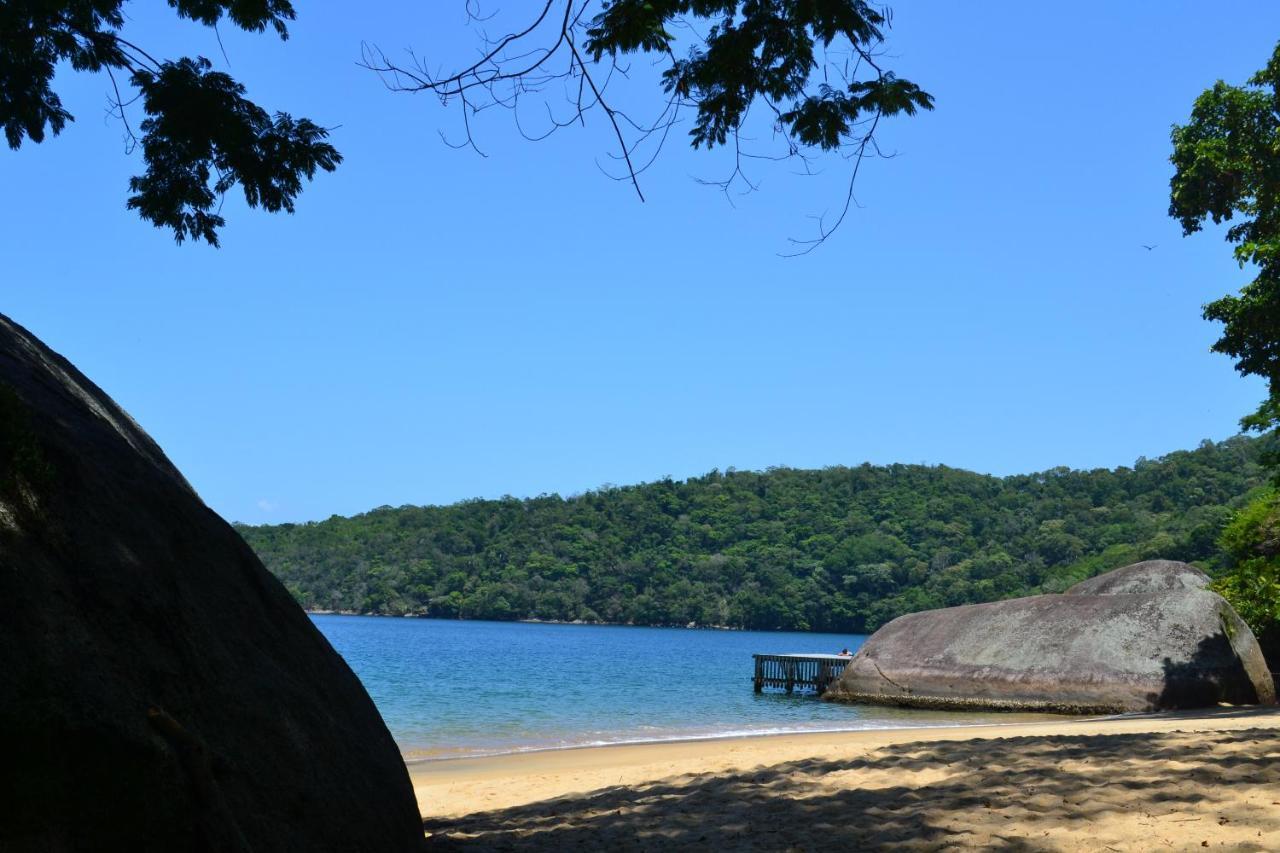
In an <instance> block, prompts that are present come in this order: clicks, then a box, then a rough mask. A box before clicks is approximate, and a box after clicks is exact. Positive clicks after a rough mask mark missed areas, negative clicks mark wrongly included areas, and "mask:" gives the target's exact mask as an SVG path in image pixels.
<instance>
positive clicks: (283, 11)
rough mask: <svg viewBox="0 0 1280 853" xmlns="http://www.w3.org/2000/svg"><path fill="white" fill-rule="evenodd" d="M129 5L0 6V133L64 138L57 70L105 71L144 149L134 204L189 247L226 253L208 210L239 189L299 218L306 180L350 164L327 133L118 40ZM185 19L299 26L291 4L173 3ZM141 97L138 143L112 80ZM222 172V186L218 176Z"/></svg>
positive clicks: (67, 1) (193, 67) (15, 143)
mask: <svg viewBox="0 0 1280 853" xmlns="http://www.w3.org/2000/svg"><path fill="white" fill-rule="evenodd" d="M124 4H125V0H7V1H6V2H3V3H0V124H2V125H3V126H4V133H5V138H6V140H7V141H8V143H9V147H10V148H14V149H16V148H18V147H19V146H21V145H22V142H23V140H24V139H30V140H31V141H32V142H35V143H40V142H43V141H44V138H45V133H46V131H48V132H49V133H52V134H53V135H55V136H56V135H58V134H59V133H61V132H62V131H63V129H65V127H66V125H67V123H68V122H69V121H72V120H73V116H72V115H71V113H70V112H68V111H67V110H66V109H65V108H64V107H63V105H62V100H61V99H60V98H59V97H58V94H57V93H56V92H55V91H54V90H53V86H52V84H53V77H54V73H55V70H56V68H57V66H58V64H59V63H61V62H66V63H68V64H69V65H70V66H71V67H72V68H73V69H75V70H77V71H105V72H107V74H108V75H110V79H111V83H112V86H113V88H114V89H115V92H116V99H115V101H113V103H112V108H113V110H115V111H116V113H117V115H118V116H119V118H120V119H121V121H123V122H124V124H125V128H126V130H127V131H128V133H129V135H130V138H131V139H133V141H134V142H135V143H136V144H140V145H141V147H142V150H143V157H144V159H145V161H146V164H147V171H146V174H145V175H142V176H140V177H135V178H133V179H132V180H131V181H130V189H131V190H132V191H133V193H134V194H133V195H132V196H131V197H130V198H129V201H128V206H129V207H130V208H132V209H135V210H137V211H138V212H139V214H140V215H141V216H142V217H143V218H144V219H146V220H148V221H150V222H152V223H153V224H154V225H156V226H157V227H162V228H169V229H171V230H172V231H173V234H174V237H175V239H177V241H178V242H182V241H183V240H184V239H185V238H187V237H191V238H192V239H195V240H201V239H203V240H206V241H208V242H209V243H211V244H213V245H215V246H216V245H217V244H218V239H217V229H218V228H220V227H222V226H223V225H224V224H225V222H224V220H223V218H222V216H220V215H218V214H216V213H211V212H210V211H211V210H212V209H213V208H214V205H215V204H216V203H217V201H218V197H220V196H222V195H223V194H225V193H226V192H227V191H228V190H230V189H232V188H234V187H235V186H237V185H239V186H240V187H241V189H242V190H243V192H244V196H245V201H246V202H247V203H248V204H249V206H250V207H258V206H262V207H264V208H266V209H267V210H268V211H271V212H276V211H280V210H286V211H289V212H292V211H293V208H294V199H295V198H296V196H297V194H298V193H299V192H300V191H301V188H302V180H303V178H306V179H308V180H309V179H311V178H312V177H314V175H315V172H316V170H317V169H323V170H324V171H333V169H334V168H336V167H337V164H338V163H339V162H341V160H342V157H341V155H339V154H338V152H337V151H336V150H335V149H334V148H333V146H332V145H329V144H328V143H327V142H325V141H324V140H325V138H326V137H327V136H328V131H327V130H325V129H324V128H322V127H320V126H318V125H316V124H314V123H312V122H311V121H309V120H307V119H293V118H292V117H291V116H289V115H288V114H286V113H276V114H275V115H274V117H272V116H269V115H268V113H267V112H266V111H265V110H263V109H262V108H261V107H259V106H258V105H257V104H255V103H253V102H252V101H249V100H248V99H246V98H245V97H244V92H245V90H244V87H243V86H241V85H240V84H238V83H236V82H235V81H234V80H232V79H231V78H230V77H229V76H227V75H226V74H222V73H217V72H213V71H211V70H210V69H211V64H210V63H209V61H208V60H206V59H204V58H203V57H198V58H195V59H191V58H182V59H179V60H176V61H167V60H158V59H156V58H154V57H153V56H152V55H151V54H149V53H148V52H146V51H145V50H143V49H142V48H140V47H138V46H137V45H135V44H133V43H132V42H129V41H127V40H126V39H125V38H123V36H122V35H121V32H120V31H121V30H122V29H123V27H124V25H125V19H126V16H125V14H124V11H123V10H124ZM169 5H170V6H171V7H172V8H173V9H174V10H175V11H176V12H177V14H178V15H179V16H180V17H182V18H187V19H189V20H192V21H196V22H198V23H200V24H203V25H206V26H210V27H213V26H216V25H217V24H218V23H219V21H221V20H222V19H223V17H224V16H225V17H227V18H229V19H230V20H231V22H232V23H234V24H235V25H236V26H238V27H240V28H241V29H245V30H249V31H254V32H261V31H263V30H265V29H267V28H268V27H270V28H272V29H273V30H275V32H276V33H277V34H279V36H280V37H281V38H286V37H287V36H288V29H287V26H286V23H287V22H288V21H291V20H293V17H294V12H293V6H292V5H291V4H290V3H289V2H288V0H251V2H245V0H169ZM116 71H121V72H124V74H125V76H126V79H127V80H128V82H130V83H132V84H133V86H134V87H136V88H137V89H138V90H139V95H140V97H141V98H142V101H143V109H144V110H145V112H146V114H147V119H146V120H145V121H143V122H142V124H141V126H140V128H139V130H140V131H141V133H142V136H141V138H136V137H134V136H133V132H132V130H131V129H130V126H129V122H128V119H127V115H126V109H127V104H126V103H125V102H124V101H122V100H121V97H122V96H121V94H120V91H119V88H118V85H117V80H116V77H115V72H116ZM215 175H216V179H215V177H214V176H215Z"/></svg>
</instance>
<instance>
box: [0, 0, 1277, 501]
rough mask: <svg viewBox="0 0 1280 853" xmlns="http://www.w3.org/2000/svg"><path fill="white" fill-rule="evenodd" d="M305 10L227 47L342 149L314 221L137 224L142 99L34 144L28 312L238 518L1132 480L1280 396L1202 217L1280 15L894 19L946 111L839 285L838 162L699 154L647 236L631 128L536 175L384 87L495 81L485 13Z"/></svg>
mask: <svg viewBox="0 0 1280 853" xmlns="http://www.w3.org/2000/svg"><path fill="white" fill-rule="evenodd" d="M519 5H521V4H519V3H513V4H511V5H510V7H509V8H511V9H515V8H518V6H519ZM298 6H299V10H300V19H299V21H298V22H297V24H296V26H294V28H293V38H292V39H291V40H290V41H288V42H287V43H284V44H281V43H280V42H278V41H277V40H275V39H273V38H270V37H266V36H247V35H243V34H239V33H235V32H232V31H229V30H226V29H224V31H223V41H224V42H225V45H226V51H227V55H228V57H229V59H230V70H231V71H232V73H234V74H236V75H237V76H238V77H239V78H240V79H241V80H242V81H243V82H245V83H246V84H247V85H248V87H249V92H250V96H251V97H254V98H256V99H258V100H259V101H260V102H262V103H264V104H266V105H268V106H270V107H273V108H282V109H288V110H290V111H293V112H294V113H295V114H300V115H306V116H309V117H312V118H314V119H316V120H318V121H320V122H322V123H325V124H329V125H341V127H340V128H339V129H338V130H337V131H336V132H335V135H334V139H335V142H336V144H337V145H338V147H339V148H340V149H341V150H342V152H343V153H344V154H345V155H346V158H347V161H346V163H345V164H344V165H343V166H342V167H341V168H340V169H339V171H338V172H337V173H335V174H333V175H324V176H321V177H320V178H319V179H317V181H316V182H315V183H314V184H312V185H311V186H310V187H309V188H308V189H307V190H306V191H305V192H304V194H303V196H302V197H301V199H300V205H299V210H298V213H297V214H296V215H294V216H292V217H289V216H271V215H268V214H265V213H261V212H246V211H243V210H241V205H240V204H239V203H236V202H231V203H229V204H228V206H227V212H228V218H229V220H230V225H229V227H228V228H227V230H226V231H225V233H224V238H223V244H224V245H223V248H222V249H221V250H212V249H209V248H208V247H206V246H204V245H187V246H183V247H177V246H175V245H174V243H173V241H172V239H171V238H170V237H169V236H168V235H167V234H166V233H164V232H161V231H158V230H154V229H153V228H151V227H150V226H149V225H146V224H143V223H142V222H141V221H139V220H138V219H136V218H135V217H134V216H133V215H132V214H131V213H129V212H127V211H126V210H125V209H124V198H125V195H126V181H127V179H128V176H129V175H130V174H133V173H134V172H135V171H139V170H140V169H141V166H140V165H139V162H138V158H137V157H136V156H135V157H132V158H131V157H127V156H125V154H124V153H123V151H122V144H121V131H120V128H119V126H118V125H116V124H114V123H112V122H111V121H109V120H106V119H105V118H104V115H103V113H104V97H105V92H106V89H107V82H106V80H105V79H103V78H95V77H89V76H85V75H73V74H70V73H68V74H65V75H64V76H63V77H61V78H60V80H59V87H60V90H61V91H62V92H63V94H64V98H65V100H66V102H67V104H68V106H69V107H70V108H71V110H72V111H73V112H74V113H75V114H76V115H77V116H78V119H79V120H78V121H77V122H76V123H75V124H74V125H72V126H71V127H70V128H69V129H68V130H67V132H66V133H64V134H63V136H62V137H60V138H58V139H54V140H52V141H48V142H46V143H45V144H44V145H41V146H34V145H28V146H26V147H24V148H23V149H22V150H21V151H20V152H18V153H16V154H15V153H11V152H8V151H0V191H2V192H3V196H2V197H3V204H0V251H2V252H3V255H4V263H3V267H2V269H3V279H2V280H0V311H3V312H4V313H7V314H9V315H10V316H12V317H13V318H14V319H15V320H17V321H18V322H20V323H22V324H24V325H26V326H27V327H29V328H30V329H32V330H33V331H34V332H36V333H37V334H38V335H40V336H41V337H42V338H44V340H45V341H47V342H48V343H49V344H50V345H52V346H53V347H54V348H55V349H57V350H59V351H61V352H62V353H63V354H64V355H66V356H68V357H69V358H70V359H71V360H72V361H74V362H75V363H76V364H77V365H78V366H79V367H80V368H81V369H82V370H83V371H84V372H85V373H86V374H88V375H89V376H90V377H91V378H93V379H94V380H95V381H96V382H98V383H99V384H100V385H101V386H103V387H104V388H105V389H106V390H107V391H108V392H109V393H110V394H112V395H113V396H114V397H115V398H116V399H117V400H118V401H119V402H120V403H121V404H122V405H123V406H124V407H125V408H126V409H128V410H129V411H130V412H131V413H132V414H133V415H134V416H135V417H136V418H137V419H138V420H139V421H140V422H141V423H142V424H143V426H144V427H145V428H146V429H147V430H149V431H150V432H151V434H152V435H153V436H155V438H156V439H157V440H158V441H159V442H160V444H161V445H162V446H163V447H164V448H165V449H166V451H168V453H169V455H170V456H171V457H172V458H173V460H174V461H175V462H176V463H177V464H178V466H179V467H181V468H182V469H183V470H184V471H185V472H186V474H187V475H188V477H189V478H190V480H191V482H192V483H193V485H195V487H196V488H197V489H198V490H199V491H200V493H201V494H202V496H203V497H204V498H205V500H206V501H207V502H208V503H209V504H210V505H211V506H212V507H213V508H214V509H216V510H217V511H218V512H220V513H222V514H223V515H225V516H227V517H228V518H231V519H235V520H243V521H250V522H264V521H298V520H305V519H316V518H324V517H327V516H328V515H330V514H333V513H340V514H350V513H355V512H360V511H363V510H366V509H369V508H372V507H374V506H378V505H382V504H391V505H399V504H406V503H413V504H422V503H443V502H451V501H455V500H459V499H462V498H467V497H475V496H498V495H502V494H506V493H509V494H514V495H531V494H537V493H540V492H560V493H573V492H578V491H582V490H586V489H589V488H592V487H595V486H599V485H601V484H604V483H619V484H622V483H632V482H637V481H641V480H649V479H653V478H656V477H660V476H662V475H666V474H670V475H672V476H675V477H684V476H689V475H693V474H698V473H702V472H705V471H707V470H709V469H711V468H715V467H720V468H725V467H729V466H734V467H738V468H761V467H765V466H769V465H792V466H801V467H817V466H824V465H834V464H858V463H861V462H863V461H871V462H875V463H887V462H894V461H901V462H930V463H938V462H941V463H946V464H949V465H953V466H959V467H964V468H970V469H975V470H979V471H988V472H993V473H998V474H1005V473H1014V472H1025V471H1031V470H1038V469H1043V468H1047V467H1052V466H1055V465H1070V466H1073V467H1098V466H1107V467H1111V466H1116V465H1124V464H1132V462H1133V461H1134V460H1135V458H1137V457H1138V456H1140V455H1146V456H1157V455H1160V454H1163V453H1166V452H1169V451H1171V450H1176V449H1181V448H1188V447H1193V446H1194V445H1195V444H1196V443H1197V442H1199V441H1200V440H1201V439H1204V438H1211V439H1222V438H1226V437H1227V436H1230V435H1233V434H1234V433H1235V432H1236V424H1237V420H1238V419H1239V417H1240V416H1241V415H1242V414H1244V413H1245V412H1246V411H1248V410H1250V409H1251V408H1252V407H1254V406H1255V405H1256V403H1257V401H1258V400H1259V399H1260V398H1261V396H1262V394H1263V389H1262V387H1261V385H1260V384H1259V383H1256V382H1250V381H1246V380H1243V379H1241V378H1239V377H1238V376H1237V375H1236V374H1235V373H1234V371H1233V369H1232V366H1231V363H1230V361H1229V360H1228V359H1226V358H1225V357H1222V356H1215V355H1211V354H1210V353H1209V352H1208V347H1209V345H1210V344H1211V343H1212V341H1213V340H1214V339H1215V337H1216V329H1215V327H1214V326H1213V325H1211V324H1209V323H1207V322H1205V321H1203V320H1201V319H1200V306H1201V305H1202V304H1203V303H1204V302H1206V301H1208V300H1210V299H1213V298H1216V297H1217V296H1219V295H1221V294H1223V293H1226V292H1228V291H1232V290H1235V289H1237V288H1238V287H1239V286H1240V285H1241V284H1242V283H1243V282H1244V281H1245V280H1246V279H1247V274H1246V273H1244V272H1242V271H1240V270H1239V269H1238V268H1237V267H1236V266H1235V264H1234V262H1233V261H1232V260H1231V258H1230V251H1229V247H1228V246H1227V245H1226V244H1225V243H1224V242H1222V240H1221V239H1220V235H1218V234H1205V235H1200V236H1197V237H1193V238H1188V239H1183V238H1182V237H1181V236H1180V234H1179V231H1178V228H1177V227H1176V225H1175V224H1174V223H1173V222H1172V221H1171V220H1169V219H1168V217H1167V215H1166V209H1167V206H1168V198H1167V187H1168V179H1169V175H1170V166H1169V164H1168V161H1167V157H1168V151H1169V142H1168V134H1169V128H1170V125H1171V124H1173V123H1174V122H1177V121H1182V120H1184V119H1185V118H1186V116H1187V114H1188V111H1189V109H1190V105H1191V102H1192V100H1193V98H1194V97H1195V96H1196V95H1197V94H1198V93H1199V92H1200V91H1201V90H1202V89H1203V88H1205V87H1206V86H1207V85H1209V84H1211V83H1212V82H1213V81H1214V80H1215V79H1218V78H1224V79H1227V80H1230V81H1240V80H1243V79H1244V78H1245V77H1246V76H1247V75H1248V74H1249V73H1250V72H1252V71H1253V70H1254V69H1256V68H1258V67H1261V66H1262V65H1263V64H1264V63H1265V61H1266V59H1267V57H1268V56H1269V54H1270V52H1271V50H1272V48H1273V46H1274V43H1275V40H1276V39H1277V38H1278V37H1280V5H1276V4H1270V3H1262V2H1255V3H1237V2H1223V3H1215V4H1213V6H1212V8H1210V7H1209V6H1206V5H1205V4H1204V3H1203V2H1145V3H1137V2H1134V3H1116V4H1095V5H1094V6H1079V5H1075V6H1071V5H1063V4H1029V3H1024V2H1011V1H1010V2H998V3H997V2H992V3H984V4H981V9H978V7H975V6H974V5H973V4H961V3H910V2H901V3H897V4H895V11H896V17H895V29H894V31H893V36H892V42H891V49H892V52H893V54H894V55H895V58H894V59H893V60H892V64H893V66H894V67H895V68H896V69H897V70H898V71H899V72H900V73H901V74H903V75H904V76H908V77H911V78H912V79H915V80H917V81H918V82H920V83H921V84H922V85H923V86H924V87H925V88H926V89H928V90H929V91H931V92H932V93H933V94H934V95H935V96H936V98H937V110H936V112H934V113H932V114H928V115H925V116H923V117H919V118H915V119H908V120H895V121H893V122H891V123H890V124H888V125H887V126H886V127H885V128H884V131H883V134H882V137H883V139H884V141H885V144H886V145H887V146H889V147H890V148H892V149H895V150H897V151H898V152H899V153H900V156H899V157H898V158H897V159H895V160H892V161H883V162H876V163H872V164H870V166H869V168H868V169H867V170H866V171H865V174H864V177H863V179H862V180H861V182H860V187H859V198H860V200H861V202H862V204H863V208H862V209H861V210H859V211H857V212H856V213H855V214H854V215H853V216H852V217H851V218H850V220H849V221H848V223H847V224H846V226H845V228H844V229H843V230H842V231H841V232H840V233H839V234H838V235H837V237H836V238H835V239H833V240H832V241H831V242H830V243H829V244H828V245H826V246H825V247H824V248H823V249H821V250H820V251H818V252H817V253H815V254H813V255H810V256H808V257H805V258H800V259H783V258H781V257H779V256H778V252H779V251H781V250H784V249H786V238H787V237H788V236H791V235H803V234H804V233H805V231H804V229H805V227H806V220H805V216H806V215H807V214H811V213H815V212H821V211H822V210H823V209H825V208H829V207H831V206H833V205H834V204H835V203H836V202H837V200H838V198H839V194H840V187H839V182H840V181H842V180H843V175H844V173H843V172H842V171H840V170H839V169H838V168H836V167H835V166H834V165H833V166H832V167H831V168H830V169H829V170H828V172H827V173H825V174H824V176H822V177H819V178H816V179H798V178H791V177H789V176H788V175H787V174H785V173H770V174H767V175H766V176H765V180H764V186H763V187H762V190H761V192H759V193H758V194H755V195H752V196H750V197H747V198H744V199H739V200H738V201H737V204H736V206H733V207H731V206H730V205H728V204H727V203H726V201H725V199H724V198H723V197H722V196H721V195H719V194H717V193H716V192H715V191H714V190H709V189H707V188H704V187H701V186H698V185H697V184H696V183H695V182H694V181H693V180H692V177H691V176H694V175H697V176H714V175H716V174H717V173H718V171H719V170H722V169H723V168H724V161H723V160H719V159H714V158H710V159H709V158H707V157H706V156H705V155H695V154H693V153H691V152H688V151H687V150H686V149H684V148H683V146H682V145H676V146H672V147H671V148H669V149H668V156H666V157H665V158H664V159H663V160H661V161H659V163H658V164H657V166H656V167H655V168H654V170H653V171H651V172H650V173H649V174H648V175H647V179H646V184H645V188H646V191H647V195H648V197H649V201H648V203H647V204H643V205H642V204H639V203H638V202H637V201H636V200H635V198H634V196H633V195H632V193H631V191H630V190H629V189H628V188H627V187H626V186H624V185H620V184H615V183H613V182H611V181H609V180H608V179H606V178H604V177H602V175H601V174H600V172H599V171H598V169H597V166H596V165H595V161H596V159H597V158H598V157H600V156H601V154H602V153H603V152H604V151H605V150H606V147H605V146H606V145H607V138H606V137H605V136H603V133H602V129H601V128H600V127H599V122H600V118H599V117H597V118H596V120H595V126H594V127H592V126H589V127H588V128H587V129H586V130H585V131H579V132H574V131H570V132H566V133H564V134H562V135H560V136H558V137H555V138H553V139H552V140H551V141H548V142H544V143H541V144H538V145H533V144H529V143H525V142H523V141H521V140H519V139H518V138H517V136H516V134H515V133H514V131H513V128H512V127H511V125H510V123H509V121H508V120H507V118H506V116H501V115H495V116H494V117H493V119H492V120H491V121H488V122H485V123H484V124H483V125H482V127H481V128H480V139H481V141H482V143H483V144H484V146H485V149H486V153H487V154H488V155H489V156H488V158H487V159H482V158H480V157H478V156H476V155H474V154H472V153H469V152H462V151H453V150H450V149H449V148H446V147H445V146H444V145H443V144H442V143H441V142H440V140H439V137H438V136H437V130H438V129H442V128H443V129H452V128H453V127H454V123H453V116H452V115H450V114H449V113H446V112H444V111H442V110H441V108H440V107H439V105H438V103H437V102H435V101H433V100H430V99H428V98H425V97H405V96H394V95H392V94H389V93H388V92H386V91H384V90H383V88H382V87H381V85H380V84H379V82H378V80H377V79H376V78H374V77H373V76H372V75H370V74H369V72H366V71H363V70H361V69H360V68H358V67H356V65H355V60H356V59H357V58H358V56H359V50H360V41H361V39H368V40H370V41H374V42H377V43H379V44H380V45H381V46H383V47H384V48H387V49H389V50H395V49H398V48H400V47H407V46H414V47H416V48H418V49H420V50H424V51H427V52H428V53H429V54H431V55H441V54H442V53H444V54H447V53H448V52H449V51H450V50H452V51H453V54H452V55H454V56H460V55H462V52H465V50H467V49H469V47H470V45H471V44H472V43H473V42H471V41H470V36H468V34H467V31H466V30H465V29H464V28H463V26H462V23H463V22H462V15H461V11H460V10H461V6H462V4H461V2H458V3H455V4H452V5H451V4H450V3H448V2H445V3H429V4H423V3H410V2H407V0H402V2H385V3H367V4H359V6H358V8H359V10H360V11H359V13H356V12H354V11H353V10H354V9H355V8H357V7H356V6H353V5H350V4H337V3H306V2H303V3H299V4H298ZM455 7H456V8H455ZM441 8H443V9H445V10H446V11H445V12H441V11H439V10H440V9H441ZM133 14H134V15H135V17H136V20H135V21H133V22H132V23H131V25H130V31H129V32H130V33H131V38H133V39H134V40H136V41H139V42H141V43H143V44H145V46H146V47H147V48H148V49H149V50H151V52H152V53H156V52H161V53H164V54H166V55H170V56H176V55H178V54H179V53H180V52H183V51H186V52H199V53H203V54H205V55H208V56H210V57H211V58H216V59H217V60H218V61H219V63H223V60H222V58H221V53H220V51H219V48H218V46H217V43H216V41H215V40H214V38H213V35H212V33H211V32H210V31H207V30H203V29H201V28H199V27H196V26H194V25H191V24H179V23H177V22H176V20H174V21H171V20H170V18H171V13H169V12H167V10H166V8H165V7H164V5H163V4H136V8H135V9H133ZM1143 243H1148V244H1150V243H1155V244H1158V248H1157V249H1155V250H1154V251H1150V252H1148V251H1146V250H1144V249H1143V248H1142V247H1141V245H1140V244H1143Z"/></svg>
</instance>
